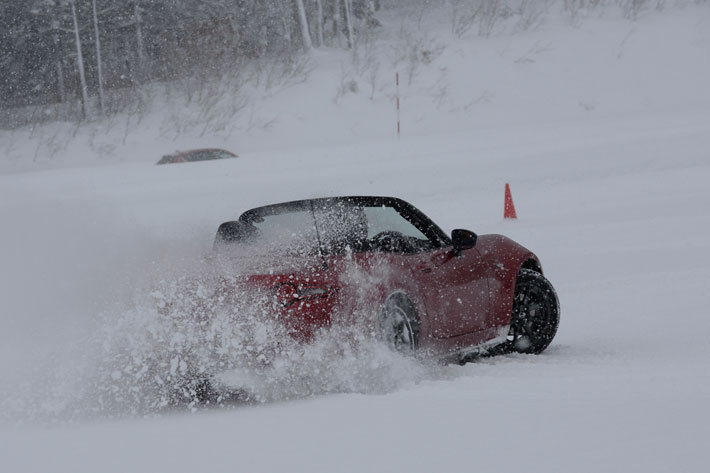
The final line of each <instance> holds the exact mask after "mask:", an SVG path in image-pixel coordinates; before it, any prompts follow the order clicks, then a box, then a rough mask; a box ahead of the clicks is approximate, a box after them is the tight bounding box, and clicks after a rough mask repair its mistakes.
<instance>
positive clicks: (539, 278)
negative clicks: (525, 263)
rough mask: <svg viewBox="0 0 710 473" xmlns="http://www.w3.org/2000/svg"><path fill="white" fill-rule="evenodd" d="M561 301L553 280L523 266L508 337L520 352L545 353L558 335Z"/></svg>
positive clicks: (517, 283) (516, 286)
mask: <svg viewBox="0 0 710 473" xmlns="http://www.w3.org/2000/svg"><path fill="white" fill-rule="evenodd" d="M559 323H560V304H559V301H558V299H557V293H556V292H555V289H554V288H553V287H552V284H550V281H548V280H547V278H545V276H543V275H542V274H540V273H538V272H536V271H533V270H530V269H521V270H520V273H519V274H518V280H517V282H516V285H515V299H514V301H513V314H512V318H511V322H510V333H509V335H508V340H509V343H510V345H511V347H512V348H513V350H514V351H517V352H519V353H542V352H543V351H544V350H545V349H546V348H547V347H548V346H549V345H550V343H551V342H552V339H553V338H555V334H556V333H557V327H558V326H559Z"/></svg>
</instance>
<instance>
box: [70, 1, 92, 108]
mask: <svg viewBox="0 0 710 473" xmlns="http://www.w3.org/2000/svg"><path fill="white" fill-rule="evenodd" d="M69 5H70V6H71V16H72V21H73V23H74V38H75V40H76V63H77V66H78V68H79V80H80V81H81V101H82V104H81V111H82V115H83V116H84V118H86V115H87V110H88V107H89V89H88V87H87V86H86V74H85V72H84V56H82V54H81V36H80V35H79V22H78V21H77V18H76V6H75V5H74V0H69Z"/></svg>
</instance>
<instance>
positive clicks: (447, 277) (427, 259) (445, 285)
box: [415, 246, 490, 339]
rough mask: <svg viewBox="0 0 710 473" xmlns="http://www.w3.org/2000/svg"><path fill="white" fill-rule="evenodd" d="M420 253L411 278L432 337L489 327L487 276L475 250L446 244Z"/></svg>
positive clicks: (443, 337)
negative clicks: (429, 322) (418, 261)
mask: <svg viewBox="0 0 710 473" xmlns="http://www.w3.org/2000/svg"><path fill="white" fill-rule="evenodd" d="M421 256H422V257H423V258H422V260H421V262H420V264H419V265H418V266H417V268H416V273H417V274H416V276H415V277H416V278H417V280H418V281H419V287H420V291H421V293H422V295H423V297H424V300H425V304H426V309H427V317H429V318H430V319H431V321H432V325H431V326H432V336H433V337H435V338H438V339H449V338H454V337H460V336H463V335H467V334H472V333H476V332H483V331H484V330H485V329H487V328H489V325H490V320H489V318H490V302H489V287H488V276H487V273H486V271H485V266H484V264H483V261H482V258H481V255H480V253H479V252H478V250H476V248H471V249H469V250H464V251H459V252H457V251H455V250H454V249H453V248H452V247H450V246H449V247H445V248H440V249H438V250H435V251H433V252H431V253H428V254H423V255H421Z"/></svg>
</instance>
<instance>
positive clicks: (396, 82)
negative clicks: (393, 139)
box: [394, 72, 401, 139]
mask: <svg viewBox="0 0 710 473" xmlns="http://www.w3.org/2000/svg"><path fill="white" fill-rule="evenodd" d="M394 82H395V85H396V86H397V139H399V134H400V132H401V127H400V124H399V72H395V74H394Z"/></svg>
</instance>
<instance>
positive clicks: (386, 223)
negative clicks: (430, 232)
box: [365, 206, 429, 241]
mask: <svg viewBox="0 0 710 473" xmlns="http://www.w3.org/2000/svg"><path fill="white" fill-rule="evenodd" d="M365 215H366V216H367V237H368V238H372V237H373V236H375V235H377V234H378V233H381V232H391V231H395V232H399V233H401V234H402V235H405V236H408V237H412V238H416V239H417V240H425V241H428V240H429V239H428V238H427V237H426V235H424V234H423V233H422V232H420V231H419V229H418V228H417V227H415V226H414V225H412V224H411V223H410V222H409V221H408V220H407V219H405V218H404V217H402V215H400V214H399V212H397V211H396V210H395V209H394V208H392V207H385V206H382V207H365Z"/></svg>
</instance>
